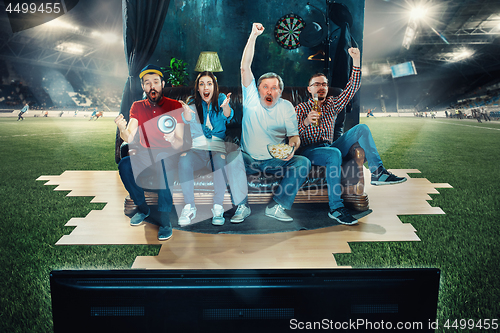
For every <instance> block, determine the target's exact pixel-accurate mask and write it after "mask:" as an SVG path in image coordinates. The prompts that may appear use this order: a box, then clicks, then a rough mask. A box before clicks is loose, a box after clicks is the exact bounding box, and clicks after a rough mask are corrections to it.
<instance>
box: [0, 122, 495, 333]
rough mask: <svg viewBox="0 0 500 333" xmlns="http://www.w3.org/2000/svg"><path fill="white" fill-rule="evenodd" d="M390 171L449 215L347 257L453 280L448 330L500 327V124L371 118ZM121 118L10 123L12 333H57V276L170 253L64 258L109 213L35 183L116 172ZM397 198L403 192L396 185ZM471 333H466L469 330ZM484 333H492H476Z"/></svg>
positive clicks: (4, 143) (445, 289) (4, 292)
mask: <svg viewBox="0 0 500 333" xmlns="http://www.w3.org/2000/svg"><path fill="white" fill-rule="evenodd" d="M361 122H362V123H366V124H368V125H369V127H370V128H371V130H372V133H373V136H374V138H375V142H376V143H377V146H378V149H379V152H380V155H381V157H382V160H383V161H384V164H385V166H386V167H387V168H393V169H419V170H420V171H421V172H422V173H421V174H414V175H412V177H425V178H427V179H429V180H430V181H431V182H433V183H449V184H451V185H452V186H453V187H454V188H453V189H439V192H440V194H439V195H433V201H431V205H435V206H439V207H441V208H442V209H443V210H444V211H445V213H446V215H435V216H433V215H431V216H424V215H420V216H401V220H402V221H403V222H406V223H411V224H412V225H413V226H414V227H415V228H416V229H417V233H418V235H419V237H420V238H421V242H381V243H353V244H351V248H352V253H350V254H337V255H335V258H336V260H337V262H338V264H339V265H351V266H353V267H377V268H379V267H437V268H440V269H441V270H442V279H441V290H440V298H439V303H438V319H439V322H440V326H441V329H440V330H439V331H450V330H445V329H443V326H442V325H443V323H444V322H445V321H446V320H447V319H450V320H454V319H475V320H476V321H477V320H479V319H482V320H484V319H495V318H498V319H500V305H499V300H500V291H499V281H500V279H499V278H498V276H499V273H500V268H499V267H498V263H499V262H500V260H499V259H500V258H499V257H500V255H499V252H500V249H499V246H498V239H499V236H500V226H499V224H498V222H499V220H500V205H499V202H498V198H499V197H500V195H499V194H500V193H499V189H498V184H499V182H500V179H499V178H500V175H499V173H498V166H497V164H498V162H499V161H500V149H499V146H498V145H499V143H500V140H499V139H500V123H498V122H488V123H482V124H479V123H475V122H473V121H467V120H461V121H460V120H454V119H453V120H452V119H430V118H427V119H426V118H423V119H422V118H395V117H392V118H369V119H366V118H364V117H363V118H361ZM114 139H115V125H114V122H113V120H112V119H111V118H103V119H99V120H98V121H88V120H87V119H82V118H69V117H67V118H65V117H62V118H26V120H24V121H22V122H21V121H19V122H17V121H16V118H0V145H1V147H2V148H1V156H2V157H1V161H2V162H1V164H0V175H1V180H2V181H1V182H0V193H1V194H2V200H1V202H0V212H1V214H2V218H1V223H0V248H1V253H2V256H1V259H0V264H1V267H2V268H3V269H2V272H1V273H0V276H1V280H0V282H1V283H2V289H1V294H0V309H2V311H1V312H0V332H50V331H52V314H51V305H50V293H49V289H50V288H49V272H50V271H51V270H53V269H109V268H130V266H131V265H132V263H133V261H134V259H135V258H136V256H152V255H157V253H158V250H159V246H146V245H145V246H137V245H123V246H54V244H55V242H56V241H57V240H59V239H60V238H61V236H62V235H64V234H69V233H70V232H71V228H70V227H64V224H65V223H66V222H67V221H68V220H69V219H70V218H72V217H83V216H85V215H86V214H88V213H89V212H90V210H92V209H100V208H102V205H100V204H91V203H90V200H91V198H90V197H65V195H66V192H59V191H57V192H56V191H53V188H54V187H53V186H45V185H43V183H44V182H38V181H35V179H36V178H38V177H39V176H40V175H59V174H61V173H62V172H63V171H65V170H116V164H115V162H114V151H113V150H114ZM396 186H397V185H396ZM463 331H466V330H463ZM472 331H481V330H480V329H475V330H472Z"/></svg>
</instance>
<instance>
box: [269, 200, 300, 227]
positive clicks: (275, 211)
mask: <svg viewBox="0 0 500 333" xmlns="http://www.w3.org/2000/svg"><path fill="white" fill-rule="evenodd" d="M266 216H269V217H272V218H275V219H276V220H280V221H283V222H291V221H293V218H292V217H291V216H289V215H288V214H287V213H286V212H285V208H284V207H283V206H282V205H280V204H278V203H277V204H276V205H274V207H271V208H269V207H266Z"/></svg>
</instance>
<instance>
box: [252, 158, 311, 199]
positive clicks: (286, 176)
mask: <svg viewBox="0 0 500 333" xmlns="http://www.w3.org/2000/svg"><path fill="white" fill-rule="evenodd" d="M243 160H244V162H245V168H246V172H247V174H249V175H251V174H255V173H258V172H264V173H270V174H275V175H277V176H283V179H282V180H281V182H280V184H279V186H278V188H277V190H276V191H275V192H274V196H273V200H274V201H275V202H277V203H278V204H280V205H281V206H283V207H284V208H285V209H291V208H292V204H293V201H294V200H295V196H296V195H297V192H298V191H299V188H300V187H301V186H302V184H303V183H304V181H305V180H306V178H307V175H308V174H309V171H311V162H310V161H309V159H307V158H306V157H304V156H297V155H294V156H293V157H292V158H291V159H290V160H289V161H283V160H280V159H278V158H271V159H268V160H255V159H253V158H252V157H251V156H250V155H248V154H247V153H245V152H243Z"/></svg>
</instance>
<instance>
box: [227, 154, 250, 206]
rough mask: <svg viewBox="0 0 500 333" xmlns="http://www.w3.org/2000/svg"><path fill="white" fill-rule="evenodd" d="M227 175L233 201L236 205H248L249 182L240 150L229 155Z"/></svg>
mask: <svg viewBox="0 0 500 333" xmlns="http://www.w3.org/2000/svg"><path fill="white" fill-rule="evenodd" d="M226 175H227V182H228V183H229V188H230V189H231V199H232V201H233V204H234V205H237V206H238V205H242V204H246V203H247V200H248V181H247V174H246V170H245V162H244V161H243V156H242V152H241V150H240V149H238V150H235V151H232V152H230V153H229V154H227V164H226Z"/></svg>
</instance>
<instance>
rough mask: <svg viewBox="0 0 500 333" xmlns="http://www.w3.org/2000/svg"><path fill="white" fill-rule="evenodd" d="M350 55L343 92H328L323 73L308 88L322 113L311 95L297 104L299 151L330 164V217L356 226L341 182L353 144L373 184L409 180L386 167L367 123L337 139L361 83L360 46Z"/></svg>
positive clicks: (328, 178)
mask: <svg viewBox="0 0 500 333" xmlns="http://www.w3.org/2000/svg"><path fill="white" fill-rule="evenodd" d="M348 51H349V55H350V56H351V57H352V59H353V68H352V74H351V77H350V79H349V82H348V83H347V85H346V87H345V89H344V90H343V91H342V93H341V94H340V95H338V96H336V97H333V96H330V97H327V95H328V79H327V78H326V76H325V75H324V74H322V73H317V74H314V75H313V76H312V77H311V78H310V80H309V84H308V87H307V90H308V91H309V93H310V94H311V96H312V97H316V96H317V103H318V106H319V108H318V109H319V112H317V111H315V110H314V108H313V107H314V105H315V101H314V99H313V98H310V99H309V100H308V101H307V102H304V103H300V104H298V105H297V106H296V107H295V111H296V112H297V121H298V127H299V135H300V139H301V142H302V147H301V148H300V149H299V151H297V154H301V155H303V156H305V157H307V158H309V160H310V161H311V163H312V165H319V166H325V167H326V181H327V184H328V204H329V206H330V212H329V213H328V216H329V217H330V218H332V219H334V220H336V221H337V222H339V223H341V224H346V225H353V224H356V223H357V222H358V221H357V220H356V219H355V218H354V217H353V216H352V215H351V213H350V212H349V210H347V209H346V208H344V204H343V201H342V199H341V197H340V196H341V194H342V188H341V185H340V178H341V176H342V173H341V164H342V157H344V156H346V155H347V153H348V152H349V149H350V147H351V146H352V145H353V144H354V143H356V142H358V143H359V145H360V146H361V148H363V149H364V151H365V156H366V159H367V161H368V167H369V169H370V171H371V172H372V178H371V184H372V185H385V184H396V183H402V182H404V181H406V178H404V177H397V176H395V175H393V174H392V173H390V172H389V171H387V170H386V169H385V168H384V165H383V163H382V160H381V159H380V155H379V154H378V151H377V147H376V146H375V142H374V141H373V137H372V134H371V132H370V129H369V128H368V126H366V125H365V124H359V125H356V126H354V127H353V128H351V129H350V130H349V131H347V132H346V133H344V134H343V135H342V136H341V137H340V138H338V139H337V140H336V141H333V130H334V126H335V119H336V117H337V115H338V114H339V113H340V112H341V111H342V110H343V109H344V108H345V107H346V105H347V104H348V103H349V101H350V100H351V99H352V97H353V96H354V94H355V93H356V91H357V90H358V88H359V86H360V77H361V68H360V61H361V60H360V52H359V49H357V48H350V49H349V50H348Z"/></svg>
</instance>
